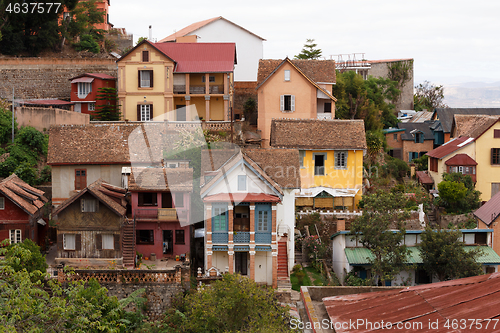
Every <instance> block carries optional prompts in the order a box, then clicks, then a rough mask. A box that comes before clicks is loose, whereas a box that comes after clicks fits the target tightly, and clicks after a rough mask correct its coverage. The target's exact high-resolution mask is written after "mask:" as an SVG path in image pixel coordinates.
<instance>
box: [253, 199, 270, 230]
mask: <svg viewBox="0 0 500 333" xmlns="http://www.w3.org/2000/svg"><path fill="white" fill-rule="evenodd" d="M271 217H272V211H271V205H270V204H261V205H256V206H255V218H256V221H255V223H256V230H255V231H257V232H270V231H271Z"/></svg>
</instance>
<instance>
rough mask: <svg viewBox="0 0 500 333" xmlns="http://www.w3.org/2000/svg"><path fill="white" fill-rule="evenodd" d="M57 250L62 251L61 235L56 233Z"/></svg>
mask: <svg viewBox="0 0 500 333" xmlns="http://www.w3.org/2000/svg"><path fill="white" fill-rule="evenodd" d="M57 249H58V250H59V251H61V250H62V249H63V234H60V233H57Z"/></svg>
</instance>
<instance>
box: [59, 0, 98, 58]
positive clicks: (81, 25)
mask: <svg viewBox="0 0 500 333" xmlns="http://www.w3.org/2000/svg"><path fill="white" fill-rule="evenodd" d="M96 3H97V0H87V1H79V2H78V4H77V5H76V6H75V8H74V9H73V10H71V11H70V15H69V16H68V17H67V18H66V20H64V21H63V22H62V24H61V32H62V36H63V39H62V44H64V40H65V39H66V38H68V39H70V40H74V39H75V38H76V37H80V41H79V42H77V43H75V44H74V45H75V47H76V49H77V50H78V51H83V50H88V51H90V52H93V53H99V51H100V47H99V44H98V42H100V41H102V40H103V39H104V30H102V29H96V28H95V26H96V25H97V24H99V23H104V20H105V15H104V13H103V12H102V11H101V10H99V9H97V4H96Z"/></svg>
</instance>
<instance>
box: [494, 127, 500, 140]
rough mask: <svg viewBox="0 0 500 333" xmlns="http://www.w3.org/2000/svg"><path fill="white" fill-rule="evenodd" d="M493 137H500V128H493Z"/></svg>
mask: <svg viewBox="0 0 500 333" xmlns="http://www.w3.org/2000/svg"><path fill="white" fill-rule="evenodd" d="M493 137H494V138H495V139H499V138H500V129H496V130H493Z"/></svg>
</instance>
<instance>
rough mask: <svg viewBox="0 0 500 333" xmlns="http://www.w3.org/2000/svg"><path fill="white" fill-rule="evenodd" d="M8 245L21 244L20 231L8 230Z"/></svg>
mask: <svg viewBox="0 0 500 333" xmlns="http://www.w3.org/2000/svg"><path fill="white" fill-rule="evenodd" d="M9 238H10V243H11V244H15V243H21V229H14V230H9Z"/></svg>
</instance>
